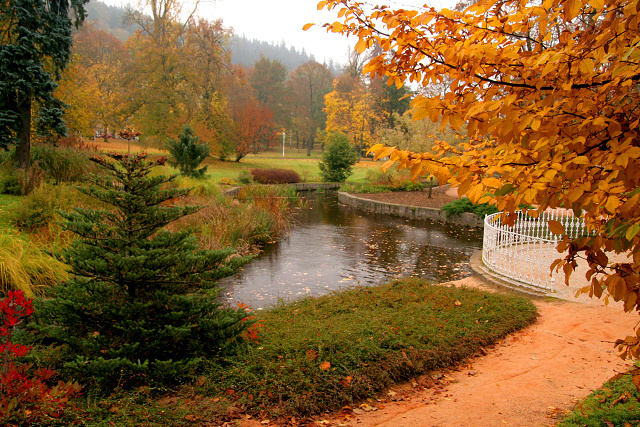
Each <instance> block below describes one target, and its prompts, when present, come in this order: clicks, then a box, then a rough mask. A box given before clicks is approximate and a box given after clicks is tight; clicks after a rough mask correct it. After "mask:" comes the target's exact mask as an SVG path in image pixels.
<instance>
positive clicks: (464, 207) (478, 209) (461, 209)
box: [441, 197, 498, 218]
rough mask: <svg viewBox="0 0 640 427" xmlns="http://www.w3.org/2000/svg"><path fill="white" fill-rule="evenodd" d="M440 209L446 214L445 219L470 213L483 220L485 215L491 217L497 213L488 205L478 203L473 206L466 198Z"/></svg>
mask: <svg viewBox="0 0 640 427" xmlns="http://www.w3.org/2000/svg"><path fill="white" fill-rule="evenodd" d="M441 209H442V210H443V211H445V212H446V213H447V217H450V216H453V215H460V214H462V213H465V212H470V213H474V214H476V215H478V216H479V217H482V218H484V217H485V216H486V215H491V214H493V213H496V212H498V208H496V207H495V206H493V205H490V204H488V203H480V204H477V205H474V204H473V203H471V200H469V199H468V198H467V197H463V198H461V199H458V200H454V201H453V202H451V203H447V204H446V205H444V206H443V207H442V208H441Z"/></svg>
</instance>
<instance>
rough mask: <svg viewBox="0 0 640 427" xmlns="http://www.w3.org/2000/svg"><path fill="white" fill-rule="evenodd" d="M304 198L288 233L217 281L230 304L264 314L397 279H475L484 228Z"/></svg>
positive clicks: (332, 196)
mask: <svg viewBox="0 0 640 427" xmlns="http://www.w3.org/2000/svg"><path fill="white" fill-rule="evenodd" d="M301 195H302V197H304V199H306V202H307V203H306V207H305V208H303V209H301V210H300V211H299V212H297V214H296V215H295V221H294V224H293V225H292V227H291V231H290V233H289V235H288V236H286V237H285V238H283V239H282V240H281V241H279V242H277V243H275V244H272V245H269V246H267V247H266V248H264V251H263V252H262V253H261V254H260V255H259V256H258V257H257V258H255V259H254V260H253V261H251V262H250V263H249V264H247V265H245V266H244V267H243V269H242V270H240V271H239V272H238V273H237V274H235V275H234V276H230V277H226V278H224V279H222V280H220V281H219V285H220V288H221V297H222V298H223V299H224V300H225V301H226V302H229V303H232V302H233V301H235V302H244V303H246V304H248V305H250V306H251V307H253V308H255V309H260V308H264V307H268V306H272V305H275V304H277V302H278V300H279V299H283V300H285V301H288V300H294V299H298V298H302V297H305V296H309V295H314V296H318V295H322V294H326V293H329V292H331V291H333V290H336V289H340V288H343V287H347V286H352V285H368V286H373V285H378V284H381V283H385V282H388V281H389V280H391V279H393V278H399V277H407V276H415V277H423V278H425V279H427V280H429V281H432V282H434V283H440V282H447V281H450V280H456V279H460V278H463V277H466V276H469V275H470V274H471V269H470V267H469V264H468V261H469V258H470V257H471V255H472V254H473V252H474V251H476V250H479V249H481V247H482V231H481V230H470V229H467V228H464V227H460V226H454V225H449V224H437V223H432V222H428V221H417V220H409V219H403V218H397V217H392V216H387V215H379V214H370V213H366V212H362V211H360V210H357V209H355V208H350V207H348V206H345V205H342V204H340V203H338V198H337V194H336V193H335V192H329V193H324V194H322V193H301Z"/></svg>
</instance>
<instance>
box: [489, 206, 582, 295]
mask: <svg viewBox="0 0 640 427" xmlns="http://www.w3.org/2000/svg"><path fill="white" fill-rule="evenodd" d="M549 220H555V221H559V222H560V223H561V224H562V225H563V226H564V228H565V232H566V233H567V234H568V235H569V237H571V238H575V237H578V236H581V235H583V233H584V231H585V225H584V221H583V220H582V219H580V218H576V217H574V216H573V215H571V213H570V212H569V211H547V212H543V213H542V214H540V215H539V216H538V217H537V218H534V217H532V216H529V215H526V214H525V213H523V212H520V211H519V212H517V218H516V220H515V223H514V225H513V226H509V225H506V224H503V223H502V218H501V213H497V214H492V215H487V216H486V217H485V220H484V238H483V242H482V261H483V263H484V265H485V266H486V268H488V269H489V270H490V271H491V272H492V273H494V274H497V275H498V276H500V277H501V278H503V279H506V280H507V281H509V282H511V283H513V284H515V285H518V286H524V287H532V288H534V289H541V290H544V291H552V290H554V285H555V277H554V276H555V272H554V274H552V273H551V270H550V266H551V264H552V263H553V261H554V260H556V259H558V258H559V257H560V255H559V254H558V252H557V251H556V246H557V244H558V241H559V240H560V236H559V235H555V234H553V233H551V231H549V223H548V221H549ZM514 282H515V283H514Z"/></svg>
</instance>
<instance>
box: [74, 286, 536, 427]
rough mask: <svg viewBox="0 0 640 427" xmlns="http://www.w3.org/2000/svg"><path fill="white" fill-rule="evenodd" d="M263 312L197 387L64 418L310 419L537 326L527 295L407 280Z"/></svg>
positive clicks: (124, 398)
mask: <svg viewBox="0 0 640 427" xmlns="http://www.w3.org/2000/svg"><path fill="white" fill-rule="evenodd" d="M256 316H257V317H258V320H259V322H258V323H259V324H260V325H261V326H260V327H258V328H257V331H258V335H259V338H258V339H257V341H255V342H254V343H253V344H251V345H250V346H249V347H248V348H247V349H246V351H244V352H243V353H242V354H240V355H239V356H237V357H235V358H233V359H230V360H227V361H226V362H225V363H224V364H222V365H213V366H211V367H210V368H209V370H208V371H207V372H203V373H202V376H201V377H200V378H199V379H197V380H196V382H195V384H193V385H190V386H185V387H182V388H181V389H179V390H177V391H176V392H167V391H163V390H149V389H144V388H143V389H138V390H136V391H133V392H128V393H117V392H114V394H112V395H111V396H109V397H107V398H101V399H96V398H95V397H92V396H88V397H86V398H85V400H84V401H78V402H77V403H78V405H79V407H80V408H81V409H80V410H79V412H70V413H68V414H67V415H66V420H67V421H69V420H70V419H73V418H75V417H77V418H78V419H80V418H83V419H85V420H86V421H85V423H84V424H83V425H86V426H92V427H93V426H107V425H112V426H129V425H136V426H181V425H194V424H189V422H188V420H189V419H188V418H187V416H189V417H190V418H191V419H192V420H196V421H198V420H199V421H207V422H211V423H213V425H220V424H222V421H223V420H225V417H227V416H228V414H229V411H230V410H233V411H236V412H237V413H238V414H241V415H239V416H242V417H245V416H246V415H253V416H256V415H260V416H261V417H268V418H269V419H274V418H275V417H284V416H296V417H297V418H298V419H300V418H302V419H304V418H305V417H308V416H312V415H319V414H322V413H323V412H324V411H331V410H337V409H340V408H341V407H342V406H344V405H347V404H351V403H353V402H358V401H360V400H362V399H366V398H370V397H374V396H375V395H376V394H378V393H381V392H383V391H384V389H386V388H388V387H390V386H392V385H394V384H397V383H399V382H403V381H407V380H410V379H412V378H414V377H417V376H419V375H420V374H423V373H426V372H428V371H430V370H433V369H438V368H443V367H448V366H451V365H455V364H456V363H457V362H461V361H463V360H464V359H465V358H467V357H469V356H471V355H473V354H475V353H476V352H477V351H478V350H479V349H480V348H481V347H482V346H486V345H490V344H492V343H495V342H496V341H498V340H500V339H502V338H503V337H504V336H506V335H507V334H509V333H511V332H513V331H515V330H518V329H520V328H523V327H525V326H527V325H529V324H530V323H532V322H533V321H534V320H535V318H536V309H535V306H534V305H533V304H532V303H531V302H530V301H529V300H526V299H524V298H521V297H515V296H505V295H500V294H494V293H487V292H482V291H479V290H475V289H470V288H456V287H448V286H439V285H430V284H428V283H426V282H425V281H423V280H420V279H404V280H399V281H394V282H391V283H388V284H386V285H382V286H378V287H358V288H352V289H348V290H345V291H341V292H336V293H333V294H331V295H327V296H323V297H319V298H308V299H304V300H301V301H297V302H293V303H286V304H285V303H283V304H281V305H279V306H278V307H275V308H273V309H270V310H266V311H264V312H259V313H257V314H256ZM85 411H86V412H85ZM83 412H84V413H83ZM196 425H200V424H197V423H196Z"/></svg>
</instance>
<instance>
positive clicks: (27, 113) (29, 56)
mask: <svg viewBox="0 0 640 427" xmlns="http://www.w3.org/2000/svg"><path fill="white" fill-rule="evenodd" d="M87 1H88V0H70V1H69V0H58V1H54V2H49V1H44V0H7V1H3V2H2V3H0V28H1V29H2V33H0V43H1V45H0V46H1V48H0V147H2V148H7V147H9V146H11V145H16V166H17V167H19V168H23V169H27V168H28V167H29V161H30V157H31V131H32V125H33V124H35V125H36V128H37V129H38V131H39V133H40V134H45V135H47V134H58V135H63V134H65V133H66V128H65V123H64V121H63V118H62V114H63V109H64V105H63V103H62V102H61V101H60V100H58V99H56V98H55V97H54V96H53V91H54V90H55V88H56V86H57V83H56V81H57V80H59V79H60V77H61V73H62V71H63V70H64V68H65V67H66V65H67V63H68V62H69V57H70V53H71V43H72V37H71V29H72V28H73V24H74V22H75V25H76V26H78V25H79V24H81V23H82V21H83V20H84V16H85V10H84V5H85V4H86V3H87ZM34 112H35V117H34V116H33V113H34ZM34 119H35V120H34Z"/></svg>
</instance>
